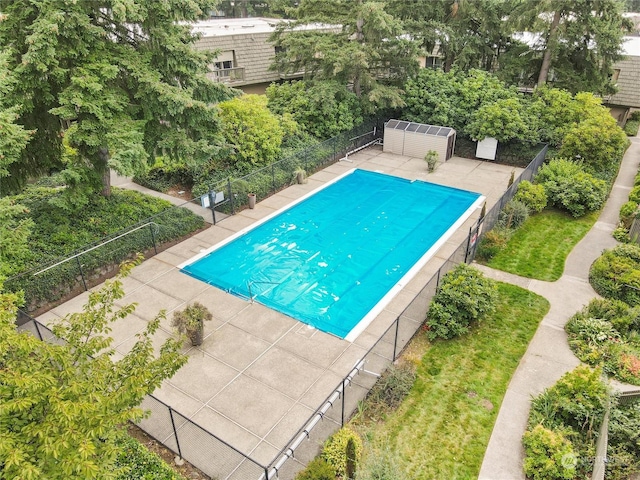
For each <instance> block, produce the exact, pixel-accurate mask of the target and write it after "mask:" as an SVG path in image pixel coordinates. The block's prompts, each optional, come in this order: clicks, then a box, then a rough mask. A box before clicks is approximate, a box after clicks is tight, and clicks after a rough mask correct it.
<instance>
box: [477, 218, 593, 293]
mask: <svg viewBox="0 0 640 480" xmlns="http://www.w3.org/2000/svg"><path fill="white" fill-rule="evenodd" d="M597 218H598V213H597V212H592V213H589V214H587V215H585V216H583V217H580V218H573V217H572V216H571V215H569V214H568V213H566V212H563V211H560V210H556V209H545V210H543V211H542V212H540V213H537V214H535V215H531V216H530V217H529V218H528V219H527V220H526V221H525V222H524V224H523V225H522V226H521V227H520V228H519V229H518V230H516V231H515V232H513V234H512V235H511V236H510V237H509V238H507V239H505V241H504V243H503V244H502V245H500V246H499V248H498V249H497V250H496V252H495V254H494V255H493V256H492V257H491V258H490V259H489V260H486V261H483V263H486V265H488V266H490V267H492V268H496V269H498V270H503V271H505V272H509V273H514V274H516V275H520V276H523V277H527V278H535V279H537V280H544V281H549V282H553V281H555V280H558V279H559V278H560V277H561V276H562V272H563V270H564V263H565V260H566V259H567V256H568V255H569V253H571V250H573V247H574V246H575V245H576V244H577V243H578V242H579V241H580V240H581V239H582V238H583V237H584V236H585V235H586V233H587V232H588V231H589V230H590V229H591V227H592V226H593V224H594V223H595V222H596V220H597ZM491 232H493V230H492V231H491ZM491 232H488V233H487V234H486V235H489V234H490V233H491Z"/></svg>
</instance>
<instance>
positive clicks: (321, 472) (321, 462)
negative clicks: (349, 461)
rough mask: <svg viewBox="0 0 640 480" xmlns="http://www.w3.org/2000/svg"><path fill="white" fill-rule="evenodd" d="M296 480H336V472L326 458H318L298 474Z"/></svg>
mask: <svg viewBox="0 0 640 480" xmlns="http://www.w3.org/2000/svg"><path fill="white" fill-rule="evenodd" d="M296 480H336V472H335V470H334V469H333V467H332V466H331V464H329V462H327V461H326V460H325V459H324V458H322V457H316V458H314V459H313V460H311V462H309V463H308V464H307V467H306V468H305V469H304V470H302V471H300V472H298V474H297V475H296Z"/></svg>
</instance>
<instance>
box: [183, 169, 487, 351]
mask: <svg viewBox="0 0 640 480" xmlns="http://www.w3.org/2000/svg"><path fill="white" fill-rule="evenodd" d="M358 170H359V169H357V168H352V169H350V170H348V171H346V172H344V173H342V174H341V175H339V176H337V177H335V178H334V179H332V180H331V181H329V182H327V183H325V184H323V185H321V186H319V187H317V188H315V189H313V190H312V191H310V192H308V193H306V194H305V195H303V196H302V197H300V198H298V199H295V200H293V201H291V202H289V203H288V204H287V205H284V206H282V207H281V208H279V209H277V210H276V211H274V212H272V213H271V214H269V215H267V216H265V217H263V218H261V219H259V220H257V221H255V222H253V223H252V224H251V225H249V226H247V227H245V228H243V229H241V230H239V231H237V232H236V233H234V234H232V235H230V236H229V237H227V238H225V239H223V240H221V241H219V242H217V243H215V244H214V245H212V246H211V247H208V248H206V249H203V250H201V251H200V252H199V253H198V254H196V255H194V256H193V257H191V258H189V259H188V260H186V261H184V262H182V263H181V264H180V265H178V266H177V268H178V269H179V270H180V271H181V272H182V273H185V274H186V275H189V276H193V277H194V278H197V279H199V280H200V281H203V282H205V283H208V284H210V285H212V286H214V287H217V288H219V289H221V290H222V291H224V292H226V293H227V294H231V295H234V296H238V297H240V298H242V299H244V300H249V301H251V302H253V298H249V297H247V296H245V295H244V294H242V295H239V294H237V293H236V292H233V291H229V290H227V289H226V288H224V287H220V286H218V285H216V283H215V282H211V281H208V280H206V279H204V278H202V277H201V276H200V275H192V273H191V272H190V271H189V270H188V267H189V266H192V265H194V264H195V263H197V262H199V261H200V260H202V259H204V258H205V257H207V256H208V255H211V254H212V253H213V252H216V251H217V250H219V249H221V248H223V247H225V246H226V245H228V244H230V243H232V242H234V241H235V240H237V239H239V238H241V237H243V236H244V235H247V234H248V233H250V232H251V231H253V230H254V229H256V228H258V227H260V226H261V225H263V224H265V223H267V222H269V221H270V220H272V219H273V218H275V217H277V216H279V215H281V214H282V213H284V212H286V211H287V210H290V209H292V208H294V207H295V206H296V205H298V204H300V203H302V202H304V201H305V200H307V199H309V198H310V197H313V196H314V195H316V194H318V193H319V192H321V191H322V190H325V189H327V188H328V187H330V186H332V185H334V184H335V183H337V182H339V181H340V180H343V179H344V178H345V177H348V176H349V175H352V174H353V173H354V172H357V171H358ZM371 173H377V174H380V175H383V176H388V177H392V178H397V179H401V180H406V179H402V178H401V177H395V176H394V175H389V174H386V173H383V172H371ZM409 182H410V183H414V182H421V183H426V184H432V185H435V186H439V187H444V188H446V189H449V190H458V191H461V192H465V193H467V194H473V195H474V196H475V195H477V198H476V199H475V200H474V201H473V202H472V203H471V204H470V205H469V207H467V209H466V210H465V211H463V212H462V213H461V214H460V215H459V216H458V217H457V218H456V220H455V221H454V222H453V223H452V224H451V225H450V226H449V228H448V229H447V230H446V231H444V232H443V233H442V234H441V236H440V237H438V239H437V240H436V241H435V242H434V243H433V244H432V245H431V246H430V247H429V248H428V250H427V251H426V252H425V253H424V254H423V255H422V256H420V257H419V258H418V259H417V260H416V261H415V263H413V265H412V266H411V267H410V268H409V270H407V271H406V273H405V274H404V275H403V276H402V277H401V278H400V279H399V280H398V281H397V282H396V283H395V284H393V285H392V286H391V287H389V289H388V290H387V291H386V292H385V293H384V295H382V297H380V298H379V300H378V302H376V303H375V304H374V305H373V306H372V307H371V308H370V309H369V310H368V311H366V310H365V311H366V313H365V314H364V315H363V316H361V317H360V315H358V316H356V317H355V318H358V317H360V320H359V321H358V322H356V323H355V324H352V325H353V327H352V328H351V330H348V331H347V330H343V331H346V332H347V333H346V334H344V333H340V334H338V333H334V332H332V331H330V330H325V329H323V328H318V327H317V326H315V325H313V324H310V323H309V322H307V321H305V320H301V319H300V318H297V317H296V316H295V315H291V314H290V313H287V312H286V311H282V310H280V309H279V308H277V307H273V306H271V305H269V304H265V305H266V306H267V307H268V308H271V309H274V310H276V311H279V312H280V313H283V314H285V315H287V316H290V317H291V318H293V319H295V320H296V321H298V322H300V323H301V324H307V326H308V327H309V328H312V329H317V330H320V331H322V332H324V333H328V334H329V335H333V336H336V337H338V338H340V339H344V340H346V341H348V342H354V341H355V340H356V339H357V338H358V336H359V335H360V334H361V333H362V332H363V331H364V330H365V329H366V328H367V327H368V326H369V325H370V324H371V322H372V321H373V320H374V319H375V318H376V317H377V316H378V315H379V314H380V313H381V312H382V311H383V310H384V309H385V307H386V306H387V305H388V304H389V303H390V302H391V301H392V300H393V299H394V298H395V296H396V295H397V294H398V293H399V292H400V291H401V290H402V289H403V288H404V287H405V286H406V284H407V283H409V282H410V281H411V280H412V279H413V278H414V277H415V276H416V274H417V273H418V272H419V271H420V270H421V269H422V268H423V267H424V266H425V265H426V264H427V262H428V261H429V260H430V259H431V258H432V257H433V256H434V255H435V254H436V253H437V252H438V250H439V249H440V248H441V247H442V246H443V245H444V244H445V243H446V242H447V241H448V240H449V239H450V238H451V237H452V235H454V234H455V232H456V231H457V230H458V229H459V228H460V227H461V226H462V225H463V224H464V222H466V221H467V219H468V218H469V217H470V216H471V215H472V214H473V212H474V211H475V210H476V209H478V208H480V206H481V205H482V203H483V202H484V201H485V199H486V197H485V196H484V195H482V194H479V193H477V192H472V191H470V190H462V189H459V188H455V187H450V186H444V185H440V184H438V183H433V182H428V181H425V180H421V179H414V180H409ZM454 218H455V217H454ZM250 291H251V290H249V295H250ZM258 302H259V301H258ZM259 303H262V302H259ZM343 335H344V336H343Z"/></svg>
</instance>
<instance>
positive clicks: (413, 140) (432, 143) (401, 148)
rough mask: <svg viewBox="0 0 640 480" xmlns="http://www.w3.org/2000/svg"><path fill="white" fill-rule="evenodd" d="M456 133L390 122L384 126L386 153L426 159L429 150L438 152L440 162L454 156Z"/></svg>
mask: <svg viewBox="0 0 640 480" xmlns="http://www.w3.org/2000/svg"><path fill="white" fill-rule="evenodd" d="M455 143H456V131H455V130H454V129H453V128H449V127H439V126H435V125H426V124H424V123H414V122H406V121H404V120H389V121H388V122H387V123H386V125H385V126H384V144H383V147H382V150H383V151H384V152H391V153H397V154H399V155H406V156H408V157H418V158H424V156H425V155H426V154H427V152H428V151H429V150H435V151H436V152H438V158H439V159H440V161H446V160H449V159H450V158H451V157H452V156H453V147H454V145H455Z"/></svg>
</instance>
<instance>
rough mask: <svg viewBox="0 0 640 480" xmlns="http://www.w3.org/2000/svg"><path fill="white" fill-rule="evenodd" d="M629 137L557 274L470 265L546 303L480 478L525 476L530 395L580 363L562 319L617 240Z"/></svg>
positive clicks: (627, 182)
mask: <svg viewBox="0 0 640 480" xmlns="http://www.w3.org/2000/svg"><path fill="white" fill-rule="evenodd" d="M631 140H632V143H631V146H630V147H629V149H628V150H627V152H626V153H625V155H624V158H623V160H622V165H621V166H620V171H619V173H618V177H617V178H616V181H615V183H614V185H613V188H612V190H611V194H610V196H609V199H608V200H607V203H606V205H605V207H604V209H603V210H602V213H601V214H600V216H599V217H598V220H597V222H596V223H595V225H594V226H593V228H592V229H591V230H590V231H589V232H588V233H587V234H586V235H585V237H584V238H583V239H582V240H581V241H580V242H579V243H578V244H577V245H576V246H575V248H574V249H573V250H572V251H571V253H570V254H569V256H568V257H567V260H566V263H565V268H564V273H563V275H562V277H561V278H560V279H559V280H557V281H555V282H543V281H539V280H532V279H529V278H523V277H519V276H517V275H512V274H509V273H505V272H502V271H499V270H494V269H491V268H488V267H485V266H483V265H476V266H477V267H478V268H479V269H480V270H482V271H483V272H484V273H485V275H487V276H488V277H491V278H494V279H496V280H500V281H503V282H507V283H513V284H516V285H519V286H521V287H523V288H527V289H529V290H531V291H532V292H535V293H537V294H538V295H541V296H543V297H545V298H546V299H547V300H549V303H550V304H551V308H550V309H549V313H547V315H546V316H545V317H544V319H543V320H542V322H541V323H540V326H539V327H538V330H537V331H536V333H535V335H534V337H533V339H532V340H531V343H530V344H529V347H528V348H527V351H526V353H525V354H524V356H523V357H522V359H521V360H520V364H519V365H518V368H517V369H516V372H515V373H514V375H513V377H512V379H511V382H510V383H509V386H508V388H507V392H506V394H505V396H504V399H503V401H502V405H501V407H500V412H499V413H498V418H497V419H496V423H495V425H494V427H493V432H492V434H491V439H490V440H489V445H488V447H487V451H486V453H485V456H484V460H483V463H482V467H481V470H480V475H479V478H480V479H482V480H517V479H522V480H525V475H524V472H523V468H522V460H523V456H524V452H523V449H522V442H521V440H522V435H523V434H524V432H525V429H526V426H527V420H528V417H529V406H530V401H531V397H532V396H535V395H537V394H539V393H540V392H542V391H543V390H544V389H545V388H547V387H550V386H551V385H553V384H554V383H555V382H556V381H557V380H558V379H559V378H560V377H561V376H562V375H563V374H564V373H566V372H568V371H570V370H573V368H575V367H576V366H577V365H579V363H580V361H579V360H578V359H577V358H576V357H575V356H574V355H573V353H572V352H571V350H570V348H569V345H568V343H567V335H566V333H565V331H564V325H565V323H566V322H567V321H568V320H569V318H570V317H571V316H572V315H573V314H574V313H576V312H577V311H578V310H580V309H581V308H582V307H583V306H584V305H586V304H587V303H589V301H590V300H591V299H593V298H594V297H597V296H598V295H597V294H596V292H595V291H594V290H593V289H592V288H591V285H590V284H589V280H588V278H589V267H590V266H591V264H592V263H593V261H594V260H595V259H596V258H598V257H599V256H600V254H601V253H602V251H603V250H605V249H608V248H612V247H614V246H615V245H616V244H617V242H616V241H615V240H614V239H613V237H612V236H611V233H612V232H613V230H614V229H615V228H616V226H617V224H618V212H619V210H620V207H621V206H622V204H623V203H625V202H626V201H627V199H628V196H629V191H630V190H631V188H632V187H633V180H634V177H635V174H636V172H637V171H638V166H639V164H640V138H638V137H634V138H632V139H631Z"/></svg>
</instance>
